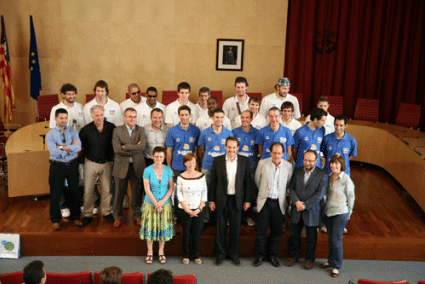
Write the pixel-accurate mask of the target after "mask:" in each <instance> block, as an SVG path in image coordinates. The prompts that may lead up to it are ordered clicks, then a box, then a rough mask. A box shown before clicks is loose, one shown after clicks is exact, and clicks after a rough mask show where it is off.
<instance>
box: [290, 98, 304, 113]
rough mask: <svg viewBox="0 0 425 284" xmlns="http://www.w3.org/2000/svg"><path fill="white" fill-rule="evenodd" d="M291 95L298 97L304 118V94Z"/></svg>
mask: <svg viewBox="0 0 425 284" xmlns="http://www.w3.org/2000/svg"><path fill="white" fill-rule="evenodd" d="M291 95H293V96H295V97H297V99H298V104H299V106H300V112H301V116H304V108H303V106H304V105H303V94H301V93H291Z"/></svg>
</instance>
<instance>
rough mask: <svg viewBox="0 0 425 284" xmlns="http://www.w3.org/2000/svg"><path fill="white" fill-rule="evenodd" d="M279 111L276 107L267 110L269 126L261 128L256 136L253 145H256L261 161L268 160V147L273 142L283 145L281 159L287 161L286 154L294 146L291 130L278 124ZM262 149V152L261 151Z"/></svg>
mask: <svg viewBox="0 0 425 284" xmlns="http://www.w3.org/2000/svg"><path fill="white" fill-rule="evenodd" d="M280 117H281V114H280V110H279V109H278V108H277V107H272V108H271V109H270V110H269V121H270V124H269V125H267V126H266V127H263V128H262V129H261V130H260V131H259V132H258V135H257V139H256V140H255V143H256V144H257V145H258V153H259V156H261V159H267V158H270V157H271V156H270V146H271V145H272V144H273V143H274V142H279V143H281V144H282V145H283V148H284V154H283V159H284V160H285V161H287V160H288V153H290V152H291V146H292V145H294V139H293V137H292V133H291V130H289V128H287V127H285V126H283V125H281V124H280ZM263 149H264V151H263Z"/></svg>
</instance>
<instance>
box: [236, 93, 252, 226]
mask: <svg viewBox="0 0 425 284" xmlns="http://www.w3.org/2000/svg"><path fill="white" fill-rule="evenodd" d="M252 98H256V97H252ZM252 98H251V99H252ZM252 116H253V113H252V112H250V111H249V110H244V111H243V112H242V114H241V121H242V126H241V127H238V128H236V129H233V131H232V132H233V136H235V137H236V138H238V141H239V150H238V154H239V155H242V156H245V157H248V158H249V165H250V169H251V180H252V181H254V177H255V170H256V169H257V165H258V145H257V144H255V140H256V139H257V135H258V130H257V129H256V128H255V127H253V126H252V125H251V123H252V120H253V117H252ZM252 189H253V190H252V191H251V192H252V199H253V202H254V201H255V199H256V198H257V191H258V190H257V188H256V187H255V186H254V185H253V187H252ZM251 208H252V207H251ZM244 219H245V221H246V223H247V224H248V226H250V227H253V226H255V222H254V220H253V219H252V210H247V211H245V212H244Z"/></svg>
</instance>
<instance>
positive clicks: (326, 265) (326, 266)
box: [319, 262, 331, 268]
mask: <svg viewBox="0 0 425 284" xmlns="http://www.w3.org/2000/svg"><path fill="white" fill-rule="evenodd" d="M319 267H320V268H328V267H331V265H330V264H329V262H326V263H322V264H320V265H319Z"/></svg>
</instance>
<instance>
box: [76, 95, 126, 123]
mask: <svg viewBox="0 0 425 284" xmlns="http://www.w3.org/2000/svg"><path fill="white" fill-rule="evenodd" d="M94 105H99V104H98V103H97V101H96V98H94V99H93V100H91V101H89V102H88V103H86V105H85V106H84V108H83V113H84V120H85V123H86V125H87V124H89V123H90V122H92V121H93V119H92V117H91V115H90V109H91V107H92V106H94ZM103 109H104V116H105V118H106V121H108V122H110V123H113V124H114V125H115V126H120V125H123V124H124V118H123V115H122V112H121V108H120V105H119V104H118V103H117V102H116V101H114V100H111V99H110V98H108V101H107V102H106V104H105V106H104V107H103Z"/></svg>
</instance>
